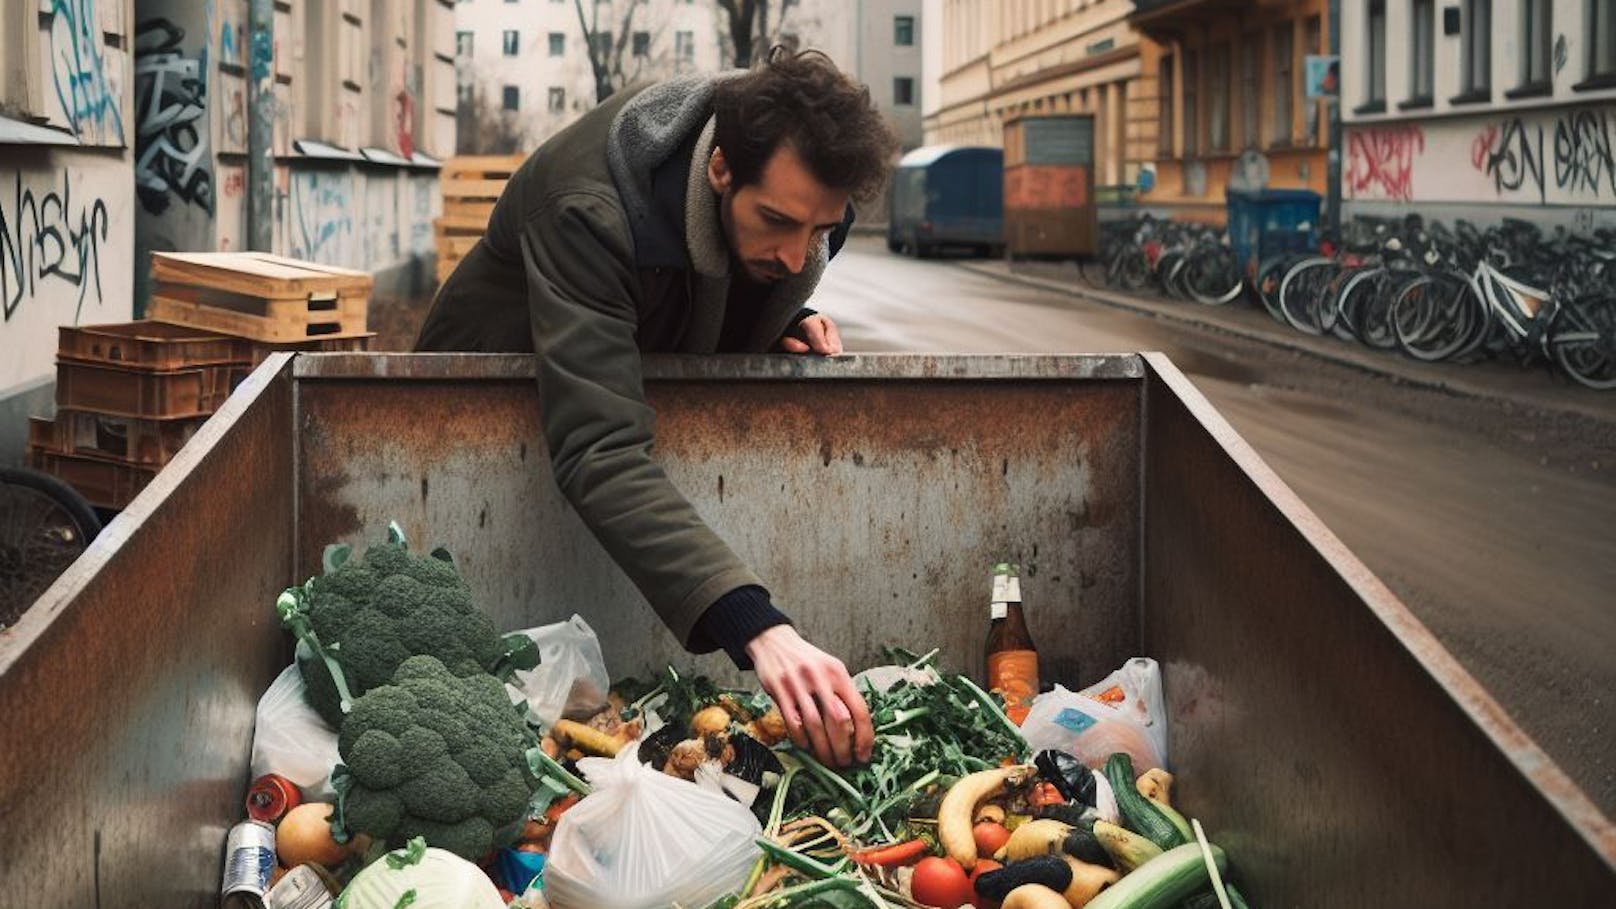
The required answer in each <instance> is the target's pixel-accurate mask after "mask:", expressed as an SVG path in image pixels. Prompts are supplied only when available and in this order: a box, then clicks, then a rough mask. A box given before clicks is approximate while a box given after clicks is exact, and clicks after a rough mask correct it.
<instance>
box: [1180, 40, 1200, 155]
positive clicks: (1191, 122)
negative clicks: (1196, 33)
mask: <svg viewBox="0 0 1616 909" xmlns="http://www.w3.org/2000/svg"><path fill="white" fill-rule="evenodd" d="M1200 81H1201V53H1200V51H1193V50H1187V51H1185V52H1184V155H1185V157H1189V156H1191V155H1197V154H1200V151H1201V117H1200V114H1201V112H1200V107H1199V105H1198V104H1197V103H1196V102H1197V101H1198V100H1199V95H1200V92H1201V86H1200V84H1199V83H1200Z"/></svg>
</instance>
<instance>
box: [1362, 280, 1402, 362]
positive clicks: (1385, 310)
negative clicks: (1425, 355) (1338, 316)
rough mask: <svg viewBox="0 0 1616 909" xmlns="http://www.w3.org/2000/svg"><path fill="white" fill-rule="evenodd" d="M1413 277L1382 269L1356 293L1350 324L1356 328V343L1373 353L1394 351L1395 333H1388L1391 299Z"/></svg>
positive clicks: (1390, 325) (1390, 331)
mask: <svg viewBox="0 0 1616 909" xmlns="http://www.w3.org/2000/svg"><path fill="white" fill-rule="evenodd" d="M1413 277H1415V274H1414V273H1412V272H1407V271H1391V270H1389V269H1388V270H1384V271H1382V272H1381V273H1380V274H1379V275H1378V276H1376V277H1374V278H1371V279H1370V280H1369V282H1368V284H1369V286H1368V287H1367V288H1365V289H1363V290H1361V291H1359V292H1358V297H1357V304H1356V305H1357V308H1356V310H1355V312H1354V316H1355V319H1356V321H1354V322H1353V325H1354V326H1355V327H1356V328H1357V329H1358V339H1359V340H1361V341H1363V342H1364V343H1365V344H1367V345H1369V346H1370V347H1373V348H1374V349H1376V350H1396V349H1397V332H1395V331H1393V330H1392V318H1391V314H1392V300H1393V299H1395V298H1396V295H1397V291H1398V290H1400V289H1401V287H1402V285H1403V284H1405V283H1407V282H1408V281H1409V280H1410V279H1411V278H1413Z"/></svg>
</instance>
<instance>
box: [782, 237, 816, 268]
mask: <svg viewBox="0 0 1616 909" xmlns="http://www.w3.org/2000/svg"><path fill="white" fill-rule="evenodd" d="M808 246H809V241H807V240H804V241H802V242H801V243H796V242H793V243H788V244H786V245H784V246H781V247H780V248H779V249H778V250H777V251H776V252H775V258H777V259H779V260H780V264H781V265H784V266H785V267H786V270H787V271H789V272H791V273H792V274H794V275H797V274H801V273H802V267H803V266H804V265H806V264H807V263H808Z"/></svg>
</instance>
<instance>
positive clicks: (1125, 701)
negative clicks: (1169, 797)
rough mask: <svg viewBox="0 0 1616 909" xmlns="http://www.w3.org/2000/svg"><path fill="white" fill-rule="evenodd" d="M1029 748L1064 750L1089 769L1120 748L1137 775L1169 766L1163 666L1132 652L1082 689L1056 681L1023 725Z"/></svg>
mask: <svg viewBox="0 0 1616 909" xmlns="http://www.w3.org/2000/svg"><path fill="white" fill-rule="evenodd" d="M1021 733H1022V735H1023V736H1025V737H1026V739H1027V745H1028V747H1030V748H1031V749H1032V750H1033V751H1035V752H1037V751H1042V750H1043V749H1045V748H1054V749H1058V750H1060V751H1065V752H1067V753H1068V754H1070V755H1072V756H1073V757H1076V758H1077V759H1078V760H1080V761H1082V762H1083V763H1084V764H1087V765H1088V766H1089V767H1092V768H1099V767H1101V766H1103V765H1104V764H1105V760H1106V758H1108V757H1110V756H1111V755H1112V754H1114V753H1116V752H1118V751H1124V752H1127V753H1128V755H1129V757H1131V758H1132V759H1133V769H1134V773H1135V774H1140V773H1144V772H1145V771H1146V770H1149V769H1151V768H1152V767H1161V768H1163V769H1166V767H1167V711H1166V707H1165V704H1164V701H1163V699H1162V685H1161V668H1160V667H1159V666H1157V665H1156V661H1155V660H1152V659H1150V658H1149V657H1134V658H1133V659H1131V660H1129V661H1128V662H1126V663H1124V664H1123V665H1122V668H1120V669H1118V670H1117V671H1116V672H1113V673H1111V674H1110V675H1108V676H1106V677H1105V678H1104V679H1101V680H1100V681H1099V682H1098V683H1096V684H1094V685H1090V686H1089V687H1088V688H1085V689H1083V690H1082V691H1071V690H1069V689H1066V688H1063V687H1061V686H1059V685H1057V686H1055V690H1054V691H1049V692H1045V693H1044V694H1041V695H1039V696H1038V697H1036V698H1034V699H1033V702H1032V709H1031V710H1030V711H1029V712H1028V714H1027V719H1026V721H1024V722H1023V723H1022V724H1021Z"/></svg>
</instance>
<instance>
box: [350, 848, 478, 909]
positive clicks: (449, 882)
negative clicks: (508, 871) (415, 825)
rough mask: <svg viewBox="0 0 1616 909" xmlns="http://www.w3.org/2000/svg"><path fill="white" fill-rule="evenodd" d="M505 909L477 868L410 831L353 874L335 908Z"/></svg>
mask: <svg viewBox="0 0 1616 909" xmlns="http://www.w3.org/2000/svg"><path fill="white" fill-rule="evenodd" d="M406 906H407V907H409V909H505V900H504V899H503V898H501V897H500V895H499V889H498V888H497V887H495V886H494V882H493V881H491V880H489V879H488V875H486V874H483V872H482V869H481V868H478V867H477V866H476V865H473V864H472V863H471V862H468V861H466V860H465V859H463V858H461V857H460V856H458V855H455V854H454V853H453V852H450V851H448V850H446V849H437V848H431V847H428V846H427V844H426V840H424V839H422V838H420V837H416V838H415V839H413V840H410V844H409V846H408V847H407V848H404V849H395V850H393V851H392V852H389V853H387V854H386V855H384V856H382V857H381V858H380V859H378V860H376V861H374V862H371V863H370V864H369V865H367V866H365V868H364V870H362V871H360V872H359V873H358V874H356V875H354V879H353V880H352V881H350V882H349V883H348V886H347V888H346V889H344V890H343V891H342V895H341V896H339V897H337V903H336V909H401V907H406Z"/></svg>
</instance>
